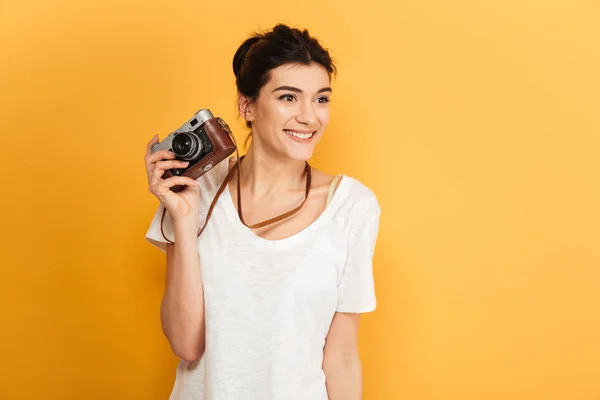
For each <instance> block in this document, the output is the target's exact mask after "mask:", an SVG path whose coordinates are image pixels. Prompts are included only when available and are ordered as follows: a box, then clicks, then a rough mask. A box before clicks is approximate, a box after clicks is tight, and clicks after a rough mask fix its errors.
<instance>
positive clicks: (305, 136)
mask: <svg viewBox="0 0 600 400" xmlns="http://www.w3.org/2000/svg"><path fill="white" fill-rule="evenodd" d="M284 132H285V133H287V134H288V135H291V136H294V137H297V138H298V139H308V138H310V137H311V136H312V135H313V133H314V132H313V133H300V132H296V131H290V130H287V129H286V130H284Z"/></svg>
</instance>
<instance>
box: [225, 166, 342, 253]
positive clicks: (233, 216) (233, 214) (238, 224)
mask: <svg viewBox="0 0 600 400" xmlns="http://www.w3.org/2000/svg"><path fill="white" fill-rule="evenodd" d="M339 175H340V177H341V179H340V182H339V186H338V188H337V189H336V190H335V192H334V194H333V196H332V198H331V201H330V202H329V204H328V205H327V206H326V207H325V210H323V212H321V214H319V216H318V217H317V219H316V220H314V221H313V222H312V223H311V224H310V225H308V226H307V227H305V228H304V229H302V230H301V231H299V232H297V233H295V234H293V235H291V236H288V237H286V238H283V239H265V238H263V237H261V236H259V235H257V234H256V233H254V232H253V231H252V229H250V228H248V227H247V226H246V225H244V224H243V223H242V221H241V220H240V217H239V215H238V212H237V209H236V208H235V205H234V204H233V197H231V192H230V191H229V185H227V186H226V187H225V190H223V196H221V197H222V200H223V201H224V203H225V204H224V207H225V211H226V214H227V216H228V217H229V220H231V221H232V223H233V225H234V227H235V229H237V230H238V231H240V232H241V233H242V234H245V235H246V236H248V237H249V238H250V240H253V241H255V242H259V243H260V244H270V245H275V246H277V247H282V246H287V245H291V244H294V243H296V242H299V241H301V240H303V239H304V238H305V237H307V236H309V235H310V233H311V232H312V231H314V230H315V229H317V228H318V227H319V226H320V225H322V224H323V223H325V222H326V221H327V220H328V219H329V218H330V217H331V215H332V213H333V212H334V211H335V209H336V208H337V207H339V205H340V202H341V201H342V197H343V194H344V191H345V190H346V186H347V185H348V182H347V181H348V180H349V179H348V176H346V175H344V174H339Z"/></svg>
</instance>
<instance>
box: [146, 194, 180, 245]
mask: <svg viewBox="0 0 600 400" xmlns="http://www.w3.org/2000/svg"><path fill="white" fill-rule="evenodd" d="M164 209H165V207H164V206H163V204H162V203H159V205H158V208H157V210H156V213H155V214H154V217H153V218H152V221H151V222H150V226H149V227H148V230H147V231H146V240H147V241H148V242H150V243H151V244H152V245H154V246H155V247H157V248H158V249H160V250H162V251H163V252H165V253H166V252H167V243H168V242H167V240H166V239H165V238H164V236H163V232H164V234H165V236H166V237H167V238H168V239H169V240H170V241H175V235H174V232H173V221H172V219H171V216H170V215H169V213H168V212H165V218H164V220H163V221H162V232H161V219H162V215H163V211H164Z"/></svg>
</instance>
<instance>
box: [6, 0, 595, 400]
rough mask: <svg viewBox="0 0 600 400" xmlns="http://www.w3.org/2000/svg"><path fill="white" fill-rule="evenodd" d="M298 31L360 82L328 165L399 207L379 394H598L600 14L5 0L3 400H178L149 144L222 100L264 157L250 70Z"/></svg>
mask: <svg viewBox="0 0 600 400" xmlns="http://www.w3.org/2000/svg"><path fill="white" fill-rule="evenodd" d="M278 22H284V23H288V24H291V25H294V26H296V27H301V28H308V29H309V31H310V33H311V34H313V35H315V36H316V37H317V38H318V39H319V40H320V41H321V42H322V44H323V45H324V46H325V47H327V48H329V49H330V51H331V54H332V55H333V57H334V61H335V63H336V65H337V67H338V69H339V74H338V76H337V78H336V79H335V80H334V81H333V82H332V87H333V96H332V98H331V99H332V102H331V118H332V120H331V124H330V126H329V127H328V129H327V131H326V134H325V136H324V137H323V139H322V141H321V142H320V144H319V145H318V146H317V149H316V154H315V156H314V158H313V159H312V160H311V161H310V162H311V163H312V165H313V166H315V167H316V168H319V169H322V170H323V171H325V172H327V173H330V174H337V173H344V174H347V175H350V176H353V177H355V178H357V179H359V180H360V181H361V182H363V183H364V184H365V185H367V186H369V187H370V188H371V189H372V190H373V192H375V194H376V195H377V196H378V198H379V200H380V204H381V207H382V210H383V211H382V214H381V225H380V233H379V240H378V243H377V247H376V251H375V262H374V274H375V284H376V291H377V296H378V297H377V299H378V308H377V310H376V311H375V312H374V313H371V314H368V315H365V316H364V318H363V319H362V322H361V330H360V351H361V356H362V362H363V373H364V391H365V394H364V398H365V399H366V400H400V399H402V400H449V399H460V400H482V399H485V400H507V399H512V400H534V399H539V400H592V399H598V398H600V380H599V378H598V377H599V371H600V347H599V346H598V343H599V340H598V338H600V313H599V312H598V310H599V309H600V294H599V293H600V269H599V266H600V245H599V242H600V230H599V228H598V227H599V226H600V213H599V211H598V204H599V203H600V190H599V189H598V182H599V181H600V157H599V154H600V119H599V116H598V115H599V113H600V112H599V110H600V95H599V93H600V73H599V71H600V55H599V52H600V43H599V38H600V26H599V25H600V23H599V13H598V4H597V2H596V3H594V2H589V1H587V2H584V1H573V0H550V1H542V0H520V1H512V0H508V1H507V0H502V1H501V0H490V1H483V2H482V1H478V0H462V1H443V0H414V1H413V0H409V1H398V2H393V1H385V0H373V1H367V2H357V1H344V0H319V1H317V0H306V1H303V2H283V1H275V0H272V1H267V0H264V1H263V0H259V1H231V0H221V1H217V2H200V1H172V2H166V1H153V0H150V1H138V0H133V1H126V2H121V1H103V2H81V1H75V0H63V1H58V2H57V1H53V2H48V1H39V0H25V1H18V2H17V1H4V2H2V4H1V5H0V43H1V45H0V110H1V111H0V131H1V132H2V141H1V143H0V152H1V156H0V163H1V165H2V168H1V169H0V185H1V188H2V189H1V195H0V202H1V203H0V210H1V212H2V217H1V218H2V223H1V227H2V228H1V229H0V232H1V235H2V240H1V241H0V246H1V254H2V263H1V265H2V267H1V268H2V274H1V278H0V305H1V306H0V307H1V312H0V316H1V317H0V321H1V327H2V328H1V329H0V355H1V356H0V357H1V362H0V399H2V400H34V399H35V400H38V399H44V400H58V399H60V400H65V399H73V400H79V399H85V400H96V399H97V400H100V399H113V400H116V399H123V400H125V399H127V400H131V399H144V400H164V399H166V398H167V397H168V394H169V392H170V390H171V388H172V384H173V379H174V374H175V366H176V363H177V359H176V358H175V356H173V354H172V353H171V351H170V349H169V346H168V343H167V341H166V339H165V338H164V336H163V333H162V331H161V326H160V318H159V307H160V301H161V296H162V293H163V290H164V277H165V258H164V254H163V253H161V252H159V251H158V250H157V249H155V248H154V247H152V246H151V245H150V244H148V243H147V242H146V241H145V240H144V235H145V232H146V230H147V228H148V225H149V223H150V221H151V218H152V216H153V214H154V212H155V210H156V207H157V205H158V201H157V199H156V198H155V197H154V196H152V195H151V194H150V193H149V192H148V190H147V181H146V173H145V170H144V152H145V146H146V143H147V142H148V141H149V140H150V139H151V137H152V136H153V135H154V134H156V133H158V134H159V135H160V137H161V138H164V137H165V136H166V135H167V134H168V133H169V132H171V131H172V130H173V129H175V128H177V127H179V126H180V125H181V124H182V123H183V122H185V121H186V120H187V119H188V118H189V117H190V116H191V115H192V114H193V113H194V112H196V111H197V110H198V109H200V108H209V109H210V110H211V111H212V112H213V113H214V114H215V115H217V116H220V117H222V118H223V119H224V120H225V121H227V122H228V123H229V125H230V126H231V127H232V129H233V130H234V132H235V137H236V139H237V142H238V144H241V143H243V140H244V138H245V136H246V134H247V131H246V130H245V128H244V126H243V124H242V121H241V119H240V118H239V117H238V116H237V115H236V109H235V99H236V92H235V81H234V76H233V72H232V69H231V61H232V57H233V54H234V52H235V50H236V49H237V47H238V46H239V44H240V43H241V42H242V41H243V40H244V39H245V38H246V37H247V36H248V35H249V34H251V33H252V32H253V31H255V30H261V29H268V28H270V27H272V26H273V25H274V24H276V23H278ZM240 150H241V151H242V153H243V152H244V150H243V147H240Z"/></svg>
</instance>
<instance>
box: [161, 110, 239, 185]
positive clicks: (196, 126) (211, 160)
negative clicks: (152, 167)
mask: <svg viewBox="0 0 600 400" xmlns="http://www.w3.org/2000/svg"><path fill="white" fill-rule="evenodd" d="M165 149H166V150H170V151H172V152H173V153H174V154H175V156H176V157H175V158H176V159H177V160H182V161H188V162H189V164H188V166H187V167H186V168H173V169H169V170H167V171H165V173H164V174H163V176H162V178H163V179H167V178H169V177H171V176H187V177H190V178H192V179H198V178H199V177H200V176H202V175H203V174H205V173H206V172H208V171H210V169H211V168H213V167H214V166H215V165H217V164H219V163H220V162H221V161H223V160H224V159H225V158H227V157H229V155H230V154H232V153H233V152H234V151H235V150H236V147H235V143H234V141H233V139H232V133H231V129H230V128H229V126H228V125H227V124H226V123H225V121H223V119H221V118H219V117H214V116H213V114H212V113H211V112H210V110H208V109H201V110H199V111H198V112H197V113H196V114H194V116H193V117H192V118H190V119H189V120H188V121H187V122H186V123H185V124H183V125H182V126H181V127H180V128H179V129H177V130H175V131H174V132H172V133H171V134H169V135H168V136H167V137H166V138H165V139H163V140H162V141H161V142H158V143H155V144H154V145H153V146H152V148H151V149H150V151H151V152H152V153H155V152H157V151H159V150H165ZM183 188H185V186H184V185H176V186H173V187H172V188H171V190H172V191H174V192H178V191H180V190H182V189H183Z"/></svg>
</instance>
